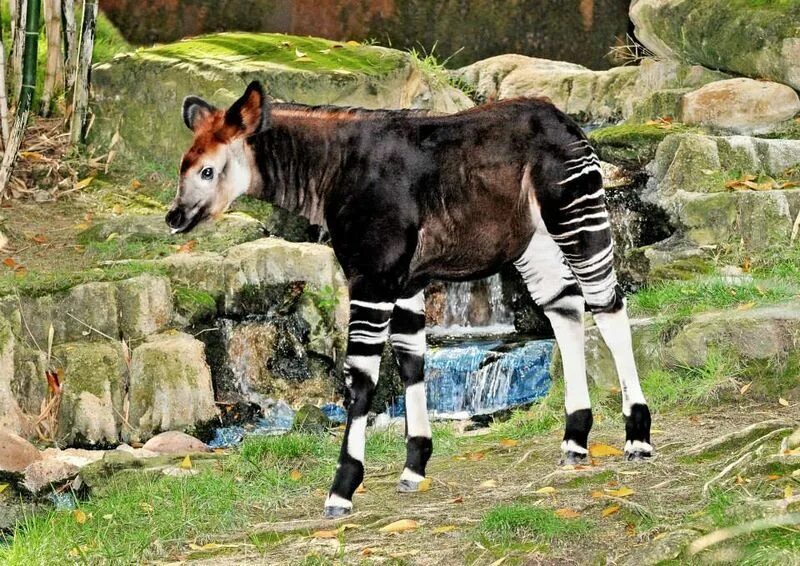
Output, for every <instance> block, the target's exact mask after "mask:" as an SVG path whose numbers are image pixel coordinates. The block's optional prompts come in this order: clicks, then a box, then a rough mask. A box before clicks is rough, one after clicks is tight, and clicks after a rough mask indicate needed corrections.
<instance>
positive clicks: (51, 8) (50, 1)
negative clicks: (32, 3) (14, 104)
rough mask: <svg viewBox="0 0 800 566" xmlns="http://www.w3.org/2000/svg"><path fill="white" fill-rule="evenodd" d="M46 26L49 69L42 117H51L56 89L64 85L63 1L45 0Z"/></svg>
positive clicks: (47, 68)
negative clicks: (62, 50) (62, 49)
mask: <svg viewBox="0 0 800 566" xmlns="http://www.w3.org/2000/svg"><path fill="white" fill-rule="evenodd" d="M43 4H44V5H43V7H44V19H45V21H44V25H45V34H46V37H47V67H46V68H45V74H44V89H43V90H42V102H41V115H42V116H49V115H50V105H51V101H52V99H53V95H54V94H55V92H56V88H58V86H60V85H62V84H63V83H64V77H63V72H64V61H63V58H62V55H61V0H43Z"/></svg>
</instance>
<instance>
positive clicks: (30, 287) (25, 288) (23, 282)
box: [0, 262, 165, 297]
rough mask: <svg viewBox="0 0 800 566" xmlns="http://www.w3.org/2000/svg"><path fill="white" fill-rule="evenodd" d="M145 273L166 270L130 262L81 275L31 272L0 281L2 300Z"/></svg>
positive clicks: (61, 290)
mask: <svg viewBox="0 0 800 566" xmlns="http://www.w3.org/2000/svg"><path fill="white" fill-rule="evenodd" d="M146 273H150V274H156V275H161V274H164V273H165V269H164V268H163V267H162V266H160V265H158V264H156V263H149V262H148V263H145V262H130V263H120V264H116V265H110V266H105V267H97V268H94V269H85V270H82V271H54V272H50V273H45V272H39V271H28V272H25V273H24V274H23V275H21V276H17V275H5V276H3V277H0V296H3V295H14V294H17V293H19V294H20V295H22V296H26V297H41V296H44V295H52V294H57V293H62V292H64V291H67V290H68V289H70V288H72V287H75V286H76V285H80V284H81V283H90V282H93V281H98V282H103V281H120V280H122V279H129V278H131V277H136V276H137V275H142V274H146Z"/></svg>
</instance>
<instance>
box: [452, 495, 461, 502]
mask: <svg viewBox="0 0 800 566" xmlns="http://www.w3.org/2000/svg"><path fill="white" fill-rule="evenodd" d="M450 503H464V496H462V495H459V496H458V497H456V498H455V499H452V500H450Z"/></svg>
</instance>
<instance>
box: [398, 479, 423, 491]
mask: <svg viewBox="0 0 800 566" xmlns="http://www.w3.org/2000/svg"><path fill="white" fill-rule="evenodd" d="M421 483H422V482H421V481H412V480H400V481H399V482H397V493H417V492H418V491H419V484H421Z"/></svg>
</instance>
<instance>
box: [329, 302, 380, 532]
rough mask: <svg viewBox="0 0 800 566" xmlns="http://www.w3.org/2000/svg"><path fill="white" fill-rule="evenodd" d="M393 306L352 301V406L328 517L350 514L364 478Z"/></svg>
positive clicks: (348, 362)
mask: <svg viewBox="0 0 800 566" xmlns="http://www.w3.org/2000/svg"><path fill="white" fill-rule="evenodd" d="M393 308H394V303H391V302H371V301H362V300H358V299H353V300H351V301H350V327H349V335H348V339H347V356H346V358H345V363H344V372H345V385H346V386H347V389H348V391H349V393H350V406H349V407H348V410H347V426H346V427H345V431H344V439H343V440H342V449H341V452H340V453H339V464H338V465H337V466H336V476H335V477H334V479H333V486H332V487H331V491H330V493H329V494H328V498H327V499H326V500H325V517H327V518H335V517H341V516H342V515H347V514H348V513H350V511H351V510H352V508H353V493H355V491H356V489H357V488H358V486H359V485H361V482H362V481H364V447H365V444H366V430H367V413H368V412H369V407H370V404H371V403H372V397H373V395H374V394H375V386H376V385H377V384H378V372H379V370H380V365H381V354H382V353H383V346H384V344H385V343H386V337H387V335H388V329H389V318H390V316H391V314H392V309H393Z"/></svg>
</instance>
